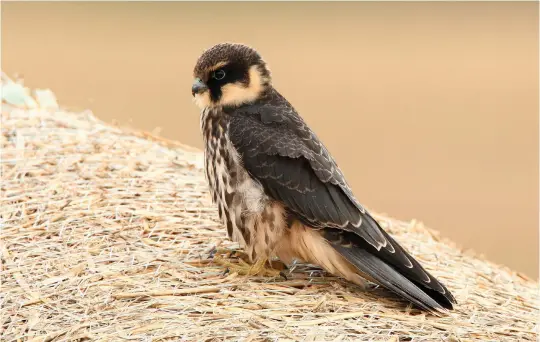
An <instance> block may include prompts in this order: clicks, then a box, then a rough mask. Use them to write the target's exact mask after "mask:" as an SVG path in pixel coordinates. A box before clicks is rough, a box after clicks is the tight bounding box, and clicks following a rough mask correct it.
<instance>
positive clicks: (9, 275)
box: [0, 94, 538, 341]
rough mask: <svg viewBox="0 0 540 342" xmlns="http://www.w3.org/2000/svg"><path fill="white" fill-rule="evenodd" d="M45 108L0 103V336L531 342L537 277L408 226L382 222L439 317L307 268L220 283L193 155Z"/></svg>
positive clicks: (221, 238) (212, 220) (223, 278)
mask: <svg viewBox="0 0 540 342" xmlns="http://www.w3.org/2000/svg"><path fill="white" fill-rule="evenodd" d="M37 95H39V94H36V96H37ZM42 95H43V94H42ZM38 97H39V96H38ZM47 99H48V100H50V97H47V96H45V97H42V98H41V99H35V98H34V100H33V101H34V102H32V101H30V100H28V101H26V102H25V104H23V105H22V106H27V107H31V108H27V109H18V108H15V107H14V106H7V105H5V104H4V106H3V109H2V120H3V122H2V130H1V131H2V134H1V136H0V139H1V140H0V143H1V146H2V152H1V157H2V162H1V172H2V176H1V177H2V178H1V180H2V184H1V196H0V215H1V220H2V221H1V223H2V230H1V235H0V239H1V240H0V253H1V261H2V265H1V269H0V278H1V282H2V283H1V293H0V300H1V302H0V304H1V312H0V322H1V325H0V329H1V330H0V335H1V336H2V337H1V338H0V340H2V341H16V340H18V339H20V340H30V341H73V340H85V339H86V340H92V341H127V340H133V341H162V340H176V341H179V340H183V341H195V340H197V341H203V340H208V341H220V340H233V341H240V340H242V341H262V340H267V341H273V340H280V341H287V340H290V341H352V340H355V341H398V340H399V341H408V340H413V341H437V340H445V341H470V340H490V341H510V340H519V341H532V340H534V339H535V336H536V334H535V331H536V328H537V323H536V321H537V315H538V311H537V307H538V294H537V286H538V284H537V282H535V281H532V280H528V279H526V277H524V276H521V275H519V274H516V273H514V272H512V271H511V270H509V269H507V268H504V267H501V266H498V265H495V264H493V263H490V262H488V261H485V260H482V259H480V258H477V257H474V256H472V255H469V254H465V253H463V252H462V251H460V250H459V249H458V248H457V247H456V246H455V245H454V244H453V243H451V242H449V241H447V240H443V239H440V238H439V236H438V234H437V233H436V232H434V231H432V230H429V229H427V228H425V227H423V226H422V224H419V223H416V222H414V221H413V222H409V223H406V222H400V221H397V220H393V219H389V218H386V217H382V216H377V219H378V220H380V222H381V223H382V225H383V226H384V227H386V228H387V229H388V231H389V232H391V233H392V234H394V235H395V237H396V238H397V239H398V240H399V241H401V242H402V243H403V245H404V246H405V247H406V248H408V249H409V250H410V251H411V252H412V253H413V254H414V255H415V256H416V257H417V258H418V259H419V260H420V262H422V263H423V264H424V265H425V266H426V268H427V269H428V270H429V271H430V272H432V273H433V274H434V275H436V276H437V277H438V278H439V279H441V280H442V281H443V282H444V283H446V284H447V285H448V287H449V288H450V289H451V290H452V291H453V293H454V295H455V296H456V298H457V300H458V302H459V305H458V306H457V308H456V310H455V311H454V312H452V314H451V315H449V316H447V317H443V318H437V317H433V316H426V315H425V314H423V313H420V312H418V311H416V310H412V309H410V307H408V305H407V303H406V302H404V301H401V300H400V299H398V298H397V297H396V296H394V295H392V294H391V293H389V292H388V291H386V290H384V289H381V288H377V287H374V288H372V289H369V290H368V291H366V292H361V291H360V290H359V289H358V288H357V287H356V286H354V285H351V284H348V283H347V282H344V281H342V280H340V279H336V278H333V277H329V276H327V275H325V274H322V273H321V272H320V271H319V270H318V269H317V268H315V267H310V266H308V265H300V266H298V267H296V269H295V270H294V272H293V273H292V274H291V275H290V276H289V280H283V279H271V278H265V277H244V276H238V275H236V274H228V275H223V272H224V268H223V267H222V266H220V265H217V264H216V263H215V262H213V261H212V259H211V258H208V253H209V251H210V250H211V249H212V247H213V246H216V245H219V246H220V247H222V248H225V247H226V248H234V247H235V246H234V245H232V244H231V243H230V242H229V241H228V240H227V239H226V233H225V230H224V229H223V227H222V225H221V223H220V222H219V221H218V219H217V215H216V210H215V207H214V206H213V205H212V204H211V202H210V199H209V197H208V195H207V188H206V183H205V181H204V178H203V171H202V168H201V167H202V155H201V154H200V153H199V152H197V151H194V150H193V149H191V150H190V149H188V148H186V147H183V146H181V145H180V144H177V143H173V142H168V141H164V140H161V141H160V140H159V139H157V138H151V137H150V136H149V135H147V134H144V133H134V132H127V131H126V130H123V129H119V128H116V127H113V126H110V125H107V124H104V123H103V122H100V121H99V120H97V119H96V118H95V117H94V116H92V115H91V114H90V113H69V112H66V111H63V110H56V109H54V108H55V106H56V105H55V103H54V101H47ZM45 103H47V105H45ZM32 107H34V108H32ZM44 107H47V108H49V109H47V108H44ZM194 129H197V128H194Z"/></svg>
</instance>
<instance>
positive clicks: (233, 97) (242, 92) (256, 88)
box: [219, 66, 263, 105]
mask: <svg viewBox="0 0 540 342" xmlns="http://www.w3.org/2000/svg"><path fill="white" fill-rule="evenodd" d="M249 80H250V82H249V85H248V86H247V87H246V86H244V85H243V84H241V83H232V84H226V85H225V86H223V88H221V92H222V95H221V99H220V101H219V104H220V105H239V104H242V103H246V102H251V101H254V100H256V99H257V98H258V97H259V94H260V93H261V91H262V90H263V79H262V77H261V73H260V72H259V70H258V69H257V66H252V67H251V68H250V69H249Z"/></svg>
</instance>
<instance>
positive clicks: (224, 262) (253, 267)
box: [214, 251, 286, 278]
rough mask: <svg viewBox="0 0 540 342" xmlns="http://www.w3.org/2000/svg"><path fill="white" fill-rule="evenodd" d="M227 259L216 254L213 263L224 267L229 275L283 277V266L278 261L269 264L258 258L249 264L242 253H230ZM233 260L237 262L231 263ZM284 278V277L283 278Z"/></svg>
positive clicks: (264, 259)
mask: <svg viewBox="0 0 540 342" xmlns="http://www.w3.org/2000/svg"><path fill="white" fill-rule="evenodd" d="M230 254H235V255H236V256H237V258H234V259H232V258H231V255H230ZM230 254H229V258H223V257H221V256H220V255H218V254H217V253H216V255H215V256H214V262H215V263H216V264H218V265H221V266H224V267H226V268H227V270H228V271H229V272H231V273H238V274H239V275H247V276H262V277H280V276H281V277H285V276H284V274H283V273H282V270H283V269H284V268H285V265H284V264H283V263H281V262H279V261H273V262H269V261H268V259H266V258H259V259H257V260H256V261H255V262H254V263H252V264H250V263H249V258H248V257H247V255H246V254H245V253H243V252H239V251H234V253H230ZM231 260H235V261H237V262H232V261H231ZM285 278H286V277H285Z"/></svg>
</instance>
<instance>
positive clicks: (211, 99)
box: [191, 43, 456, 314]
mask: <svg viewBox="0 0 540 342" xmlns="http://www.w3.org/2000/svg"><path fill="white" fill-rule="evenodd" d="M193 76H194V82H193V84H192V88H191V92H192V95H193V97H194V102H195V103H196V104H197V106H198V107H199V108H200V109H201V120H200V122H201V131H202V135H203V140H204V145H205V148H204V154H205V177H206V180H207V182H208V185H209V188H210V193H211V195H212V199H213V202H214V203H215V204H216V205H217V207H218V212H219V216H220V218H221V219H222V220H223V222H224V225H225V226H226V228H227V234H228V236H229V238H230V239H231V240H233V241H234V242H237V243H238V244H239V245H240V246H241V247H242V248H243V250H244V252H245V254H246V255H247V257H248V261H249V262H251V263H255V264H257V263H258V262H260V261H261V260H262V261H265V262H266V261H267V260H271V258H278V259H279V260H280V261H281V262H283V263H284V264H286V265H287V264H289V265H290V264H291V263H292V262H293V261H295V260H300V261H304V262H307V263H310V264H315V265H318V266H320V267H322V268H323V269H324V270H325V271H327V272H329V273H331V274H334V275H336V276H341V277H343V278H345V279H347V280H348V281H350V282H352V283H355V284H358V285H360V286H363V285H364V284H365V280H368V281H371V282H373V283H376V284H379V285H381V286H383V287H385V288H387V289H389V290H391V291H393V292H395V293H396V294H397V295H399V296H401V297H403V298H405V299H407V300H408V301H410V302H412V303H413V304H415V305H416V306H418V307H419V308H421V309H424V310H426V311H428V312H432V313H435V314H439V313H442V312H447V310H451V309H453V304H456V300H455V298H454V296H453V295H452V294H451V293H450V291H449V290H448V289H447V288H446V287H445V286H444V285H443V284H442V283H441V282H439V281H438V280H437V279H435V277H433V276H432V275H431V274H430V273H429V272H427V271H426V270H425V269H424V268H423V267H422V266H421V265H420V264H419V263H418V261H416V260H415V259H414V258H413V257H412V256H411V255H410V254H409V253H408V252H407V251H406V250H405V249H404V248H403V247H402V246H400V245H399V244H398V243H397V242H396V240H394V238H392V237H391V236H390V235H389V234H388V233H387V232H385V231H384V230H383V229H382V228H381V226H380V225H379V224H378V223H377V221H376V220H375V219H374V218H373V217H372V216H371V215H370V214H369V213H368V211H367V210H366V209H365V208H364V207H363V206H362V205H361V204H360V203H359V202H358V201H357V199H356V198H355V196H354V195H353V192H352V191H351V188H350V186H349V185H348V184H347V182H346V180H345V177H344V176H343V173H342V172H341V170H340V169H339V167H338V166H337V164H336V162H335V161H334V159H333V158H332V156H331V155H330V153H329V152H328V150H327V149H326V147H325V146H324V145H323V143H322V142H321V141H320V140H319V139H318V138H317V136H316V135H315V133H314V132H313V131H312V130H311V129H310V128H309V127H308V126H307V124H306V123H305V122H304V120H303V119H302V118H301V117H300V115H299V114H298V113H297V112H296V110H295V109H294V108H293V106H292V105H291V104H290V103H289V102H288V101H287V100H286V99H285V98H284V97H283V96H282V95H281V94H280V93H279V92H278V91H277V90H276V89H275V88H274V87H273V86H272V78H271V74H270V71H269V68H268V66H267V65H266V63H265V61H264V60H263V59H262V57H261V56H260V54H259V53H258V52H257V51H255V50H254V49H253V48H251V47H248V46H246V45H243V44H236V43H221V44H217V45H214V46H213V47H211V48H209V49H208V50H206V51H204V52H203V53H202V55H201V56H200V57H199V59H198V60H197V63H196V65H195V68H194V71H193Z"/></svg>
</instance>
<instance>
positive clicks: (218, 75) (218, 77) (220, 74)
mask: <svg viewBox="0 0 540 342" xmlns="http://www.w3.org/2000/svg"><path fill="white" fill-rule="evenodd" d="M212 77H213V78H215V79H216V80H222V79H224V78H225V71H223V69H219V70H216V71H214V73H213V74H212Z"/></svg>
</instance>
